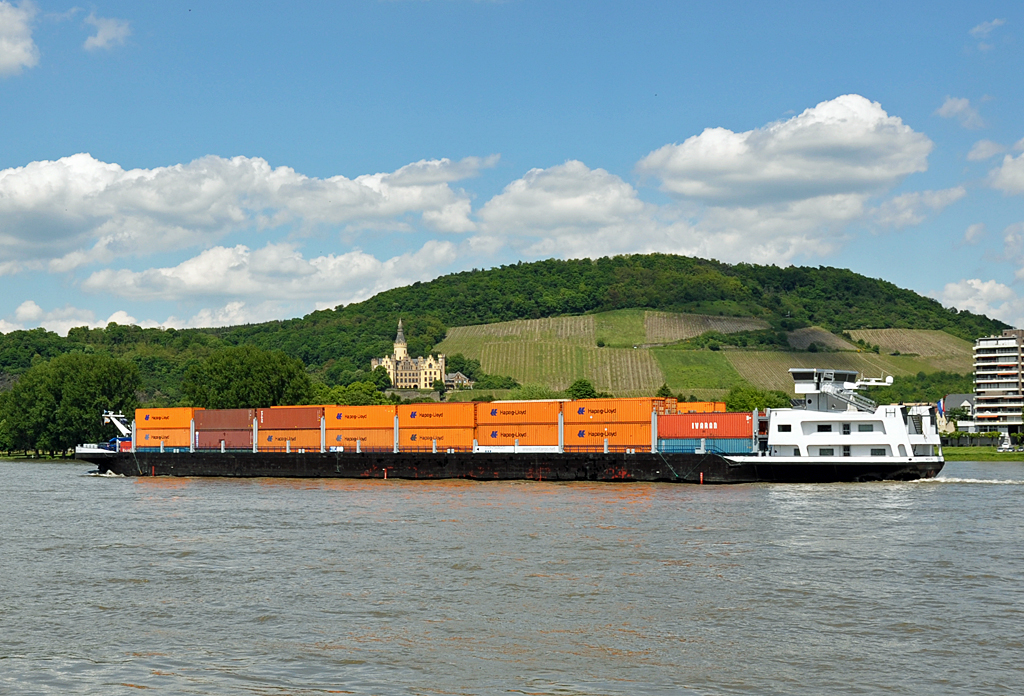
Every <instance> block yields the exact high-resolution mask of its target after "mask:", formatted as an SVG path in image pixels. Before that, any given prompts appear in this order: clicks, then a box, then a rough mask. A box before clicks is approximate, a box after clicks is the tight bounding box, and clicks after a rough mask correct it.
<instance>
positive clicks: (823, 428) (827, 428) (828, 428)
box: [818, 425, 832, 433]
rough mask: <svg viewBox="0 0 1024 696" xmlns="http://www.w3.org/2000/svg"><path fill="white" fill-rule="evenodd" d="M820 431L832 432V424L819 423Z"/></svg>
mask: <svg viewBox="0 0 1024 696" xmlns="http://www.w3.org/2000/svg"><path fill="white" fill-rule="evenodd" d="M818 432H819V433H830V432H832V426H831V425H819V426H818Z"/></svg>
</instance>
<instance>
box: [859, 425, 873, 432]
mask: <svg viewBox="0 0 1024 696" xmlns="http://www.w3.org/2000/svg"><path fill="white" fill-rule="evenodd" d="M874 431H875V426H874V425H872V424H871V423H858V424H857V432H858V433H873V432H874Z"/></svg>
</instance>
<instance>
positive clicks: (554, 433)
mask: <svg viewBox="0 0 1024 696" xmlns="http://www.w3.org/2000/svg"><path fill="white" fill-rule="evenodd" d="M516 440H519V445H520V446H521V447H532V446H552V445H558V425H557V424H556V425H507V424H498V425H479V426H477V429H476V441H477V443H479V445H480V446H481V447H486V446H488V445H499V446H502V447H506V446H508V447H511V446H512V445H514V444H516Z"/></svg>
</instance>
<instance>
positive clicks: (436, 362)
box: [370, 319, 445, 389]
mask: <svg viewBox="0 0 1024 696" xmlns="http://www.w3.org/2000/svg"><path fill="white" fill-rule="evenodd" d="M370 367H371V369H373V368H377V367H383V368H384V369H385V370H387V371H388V377H390V378H391V385H392V386H393V387H394V388H395V389H433V388H434V380H438V379H439V380H441V381H444V379H445V372H444V367H445V366H444V355H443V354H440V353H439V354H438V355H437V356H436V357H435V356H433V355H428V356H427V357H425V358H410V357H409V347H408V346H407V345H406V343H405V333H404V332H403V331H402V320H401V319H399V320H398V335H397V336H395V350H394V352H393V353H392V354H391V355H385V356H384V357H383V358H373V359H372V360H370Z"/></svg>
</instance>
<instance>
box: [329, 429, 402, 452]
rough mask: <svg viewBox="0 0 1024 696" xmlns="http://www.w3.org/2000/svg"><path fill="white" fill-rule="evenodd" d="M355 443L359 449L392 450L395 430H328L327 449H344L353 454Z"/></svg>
mask: <svg viewBox="0 0 1024 696" xmlns="http://www.w3.org/2000/svg"><path fill="white" fill-rule="evenodd" d="M356 442H358V443H359V447H360V449H364V450H370V449H376V450H379V449H388V450H390V449H392V448H394V446H395V429H394V428H391V429H390V430H386V429H384V428H369V429H366V430H328V431H327V447H328V448H330V447H344V448H345V451H346V452H354V451H355V449H356Z"/></svg>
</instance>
